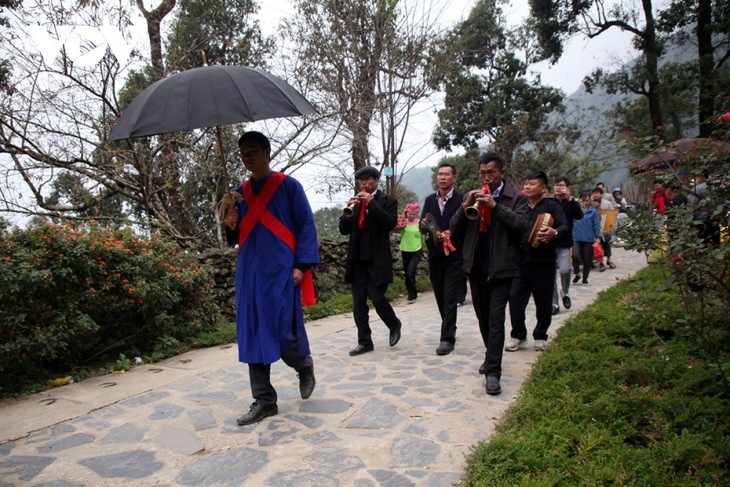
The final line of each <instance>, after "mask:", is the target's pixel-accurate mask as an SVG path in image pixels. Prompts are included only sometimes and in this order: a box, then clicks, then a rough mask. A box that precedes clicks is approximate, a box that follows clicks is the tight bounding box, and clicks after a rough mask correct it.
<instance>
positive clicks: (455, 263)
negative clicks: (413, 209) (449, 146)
mask: <svg viewBox="0 0 730 487" xmlns="http://www.w3.org/2000/svg"><path fill="white" fill-rule="evenodd" d="M455 183H456V167H455V166H453V165H452V164H449V163H447V162H444V163H441V164H439V166H438V172H437V174H436V184H437V185H438V191H436V192H435V193H433V194H430V195H429V196H427V197H426V201H425V202H424V204H423V212H422V213H421V220H422V222H423V223H422V224H421V231H422V232H423V233H425V234H426V246H427V248H428V275H429V277H430V278H431V284H432V285H433V293H434V295H435V296H436V304H437V305H438V308H439V314H440V315H441V339H440V343H439V346H438V348H437V349H436V354H437V355H448V354H450V353H451V352H453V351H454V343H456V309H457V303H458V301H459V297H460V296H459V295H460V290H461V282H462V280H463V278H464V274H463V271H462V270H461V268H462V266H463V261H462V258H461V250H460V249H458V248H456V247H454V250H451V249H450V247H449V246H448V243H449V242H450V238H449V233H450V232H449V233H446V234H445V235H444V234H443V233H442V234H441V235H439V238H437V241H436V242H434V238H433V235H432V234H433V232H432V231H430V228H429V226H428V224H427V222H424V218H425V217H426V215H427V214H430V215H431V216H433V218H434V220H435V223H436V225H438V228H439V229H440V231H441V232H446V231H447V230H449V225H450V222H451V217H453V216H454V214H455V213H456V212H457V211H458V210H459V208H461V203H462V201H463V199H464V195H463V194H462V193H460V192H459V191H457V190H456V189H454V184H455ZM424 223H425V224H424ZM444 237H445V238H444ZM445 243H446V247H444V244H445ZM446 252H448V255H447V254H446Z"/></svg>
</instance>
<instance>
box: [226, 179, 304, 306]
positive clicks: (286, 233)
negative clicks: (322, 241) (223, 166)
mask: <svg viewBox="0 0 730 487" xmlns="http://www.w3.org/2000/svg"><path fill="white" fill-rule="evenodd" d="M284 178H286V175H285V174H284V173H281V172H272V173H271V175H270V176H269V179H267V180H266V182H265V183H264V187H263V188H262V189H261V192H260V193H259V194H258V195H255V194H254V192H253V189H252V188H251V180H250V179H249V180H247V181H246V182H245V183H243V187H242V192H243V199H244V201H245V202H246V205H248V211H246V214H245V215H244V216H243V219H242V220H241V222H240V223H239V224H238V248H239V250H240V249H241V248H243V244H244V242H245V241H246V239H248V236H249V235H250V234H251V231H253V229H254V227H255V226H256V224H257V223H261V224H262V225H263V226H264V228H266V229H268V230H269V231H270V232H271V233H273V234H274V235H276V236H277V237H279V239H280V240H281V241H282V242H284V243H285V244H286V246H287V247H289V248H290V249H291V251H292V252H296V249H297V239H296V237H294V234H293V233H292V232H291V230H289V228H288V227H287V226H286V225H284V224H283V223H282V222H281V220H279V219H278V218H276V217H275V216H274V215H273V214H271V212H270V211H269V210H268V208H267V205H268V204H269V201H271V198H273V196H274V194H275V193H276V190H277V189H279V186H281V183H282V182H283V181H284ZM301 287H302V305H303V306H311V305H313V304H317V298H316V296H315V294H314V280H313V279H312V271H311V270H307V272H305V273H304V278H303V279H302V284H301Z"/></svg>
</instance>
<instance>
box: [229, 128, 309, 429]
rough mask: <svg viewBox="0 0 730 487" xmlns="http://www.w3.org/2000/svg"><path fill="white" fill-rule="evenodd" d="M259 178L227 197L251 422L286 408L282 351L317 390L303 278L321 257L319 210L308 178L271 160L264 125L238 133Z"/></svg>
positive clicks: (305, 385)
mask: <svg viewBox="0 0 730 487" xmlns="http://www.w3.org/2000/svg"><path fill="white" fill-rule="evenodd" d="M238 147H239V149H240V152H241V158H242V160H243V164H244V166H245V167H246V169H247V170H248V171H249V172H250V173H251V178H250V179H249V180H248V181H246V182H245V183H244V184H243V185H241V186H240V187H239V188H238V189H237V191H236V193H233V194H232V195H228V196H226V197H225V198H224V200H223V203H222V204H221V215H222V216H223V219H224V221H225V222H226V225H227V226H228V230H227V232H226V234H227V237H228V239H229V241H231V240H233V241H235V242H236V243H238V245H239V252H238V261H237V263H236V325H237V329H236V331H237V337H238V358H239V360H240V361H241V362H244V363H247V364H248V367H249V376H250V381H251V393H252V395H253V397H254V402H253V404H251V408H250V410H249V412H248V413H246V414H244V415H243V416H241V417H240V418H238V424H239V425H247V424H252V423H256V422H258V421H261V420H262V419H264V418H266V417H268V416H273V415H275V414H277V413H278V407H277V404H276V401H277V395H276V390H275V389H274V387H273V386H272V385H271V380H270V374H271V364H272V363H273V362H276V361H277V360H279V359H282V360H283V361H284V363H286V364H287V365H288V366H289V367H292V368H293V369H295V370H296V371H297V372H298V373H299V391H300V393H301V397H302V399H307V398H309V396H311V394H312V392H313V391H314V386H315V378H314V363H313V361H312V356H311V354H310V351H309V340H308V339H307V332H306V330H305V328H304V315H303V312H302V285H303V283H304V284H305V285H306V284H309V285H311V272H310V271H309V268H310V267H311V266H312V265H314V264H318V263H319V248H318V243H317V230H316V227H315V225H314V215H313V214H312V210H311V208H310V206H309V201H307V197H306V195H305V193H304V189H303V188H302V186H301V184H300V183H299V182H298V181H296V180H295V179H294V178H291V177H288V176H285V175H284V174H283V173H279V172H274V171H272V170H271V168H270V157H271V145H270V143H269V140H268V138H267V137H266V136H265V135H263V134H261V133H259V132H246V133H244V134H243V135H242V136H241V138H240V139H239V141H238Z"/></svg>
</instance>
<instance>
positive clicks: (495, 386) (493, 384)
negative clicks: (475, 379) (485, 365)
mask: <svg viewBox="0 0 730 487" xmlns="http://www.w3.org/2000/svg"><path fill="white" fill-rule="evenodd" d="M501 392H502V388H501V387H499V377H497V376H496V375H488V376H487V394H489V395H490V396H496V395H497V394H499V393H501Z"/></svg>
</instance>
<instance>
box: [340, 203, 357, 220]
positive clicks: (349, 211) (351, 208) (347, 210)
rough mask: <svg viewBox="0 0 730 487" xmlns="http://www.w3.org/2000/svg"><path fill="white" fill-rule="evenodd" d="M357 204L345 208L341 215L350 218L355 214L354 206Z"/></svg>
mask: <svg viewBox="0 0 730 487" xmlns="http://www.w3.org/2000/svg"><path fill="white" fill-rule="evenodd" d="M356 204H357V203H353V204H351V205H349V206H346V207H344V208H343V209H342V214H343V215H345V216H346V217H347V218H350V217H352V215H353V213H355V205H356Z"/></svg>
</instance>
